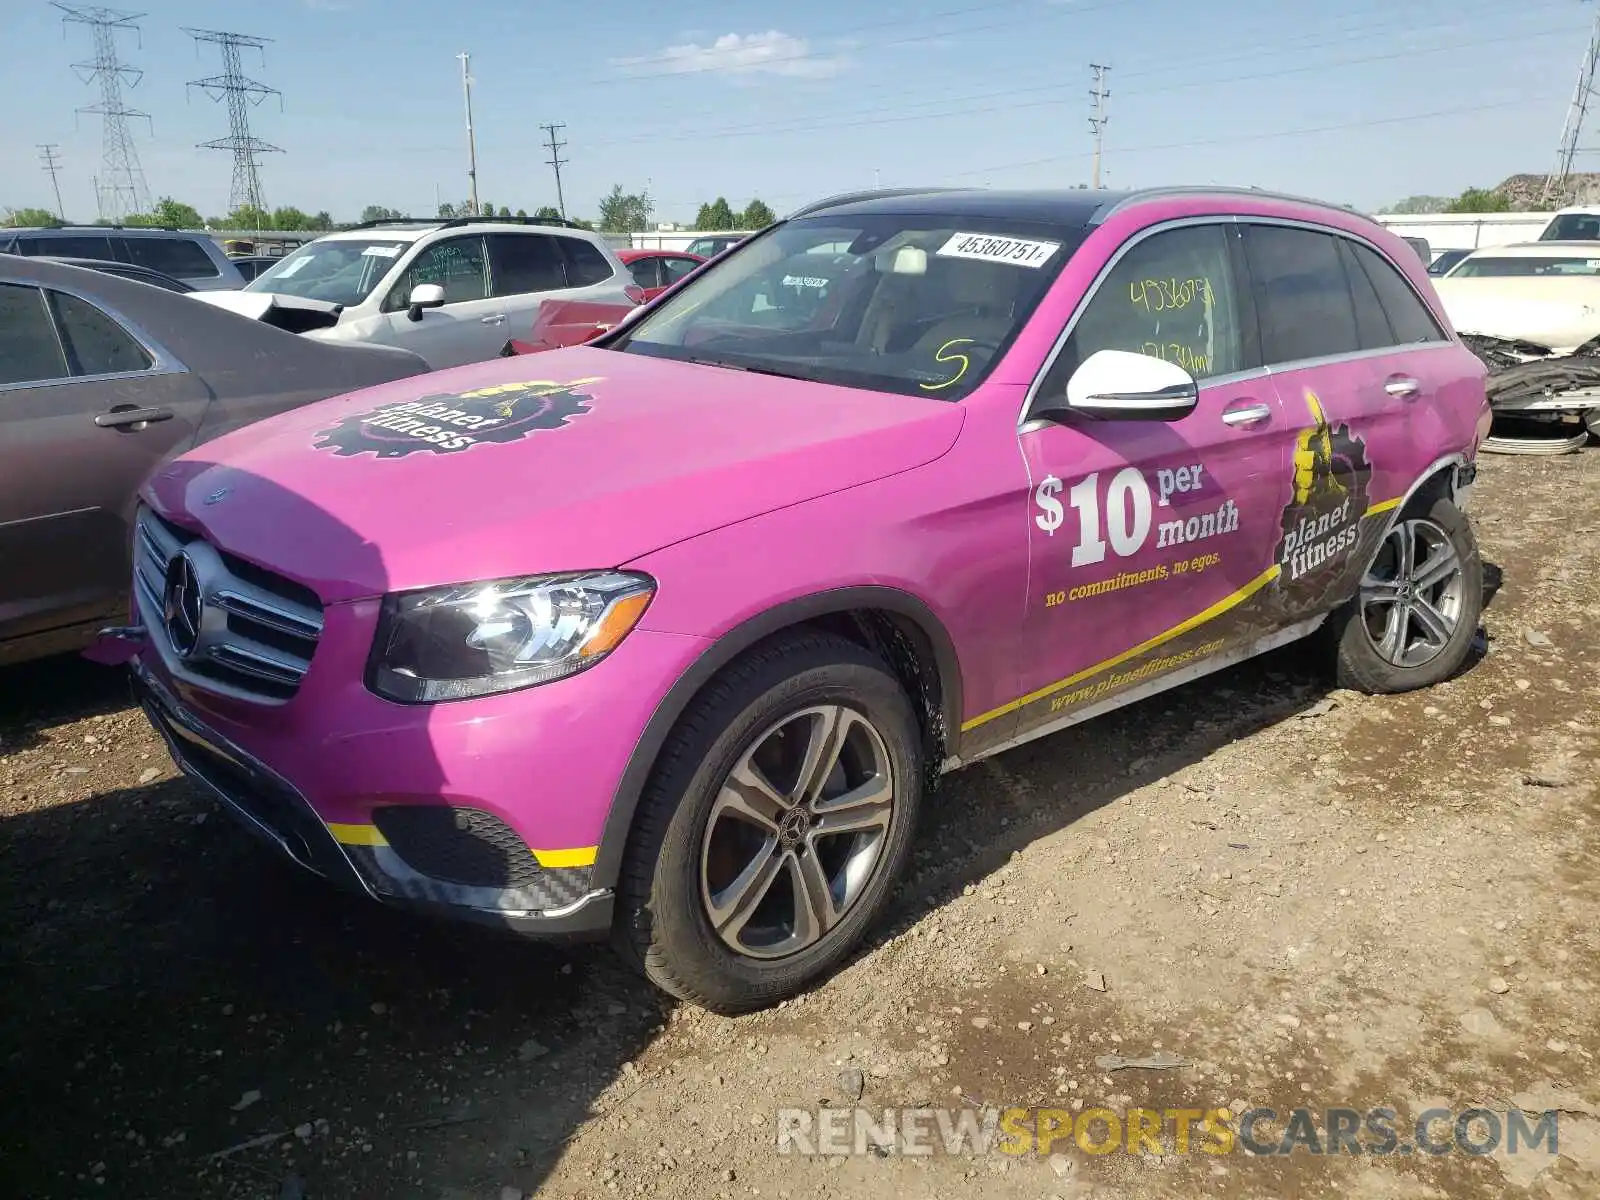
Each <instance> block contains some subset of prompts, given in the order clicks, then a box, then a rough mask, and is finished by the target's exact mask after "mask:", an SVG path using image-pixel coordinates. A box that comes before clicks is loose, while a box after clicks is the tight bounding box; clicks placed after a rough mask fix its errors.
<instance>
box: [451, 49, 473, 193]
mask: <svg viewBox="0 0 1600 1200" xmlns="http://www.w3.org/2000/svg"><path fill="white" fill-rule="evenodd" d="M456 57H457V58H459V59H460V60H461V95H462V98H463V99H464V100H465V101H466V105H467V183H468V184H469V185H470V187H469V193H470V194H469V196H468V200H467V203H468V204H469V205H471V207H472V211H471V212H470V213H468V214H467V215H468V216H469V217H475V216H477V215H478V142H477V139H476V138H475V137H474V136H473V133H472V75H471V67H472V55H470V54H468V53H467V52H466V51H462V52H461V53H460V54H458V55H456Z"/></svg>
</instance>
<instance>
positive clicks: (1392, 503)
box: [1366, 496, 1400, 517]
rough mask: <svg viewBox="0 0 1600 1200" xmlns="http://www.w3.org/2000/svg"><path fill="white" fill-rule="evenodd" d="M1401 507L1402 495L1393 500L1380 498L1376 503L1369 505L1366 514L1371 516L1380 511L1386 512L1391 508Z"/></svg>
mask: <svg viewBox="0 0 1600 1200" xmlns="http://www.w3.org/2000/svg"><path fill="white" fill-rule="evenodd" d="M1399 507H1400V497H1399V496H1396V497H1395V498H1394V499H1393V500H1379V501H1378V502H1377V503H1376V504H1371V505H1368V506H1367V513H1366V515H1367V516H1369V517H1375V516H1377V515H1378V514H1379V513H1386V512H1388V511H1389V510H1390V509H1391V508H1399Z"/></svg>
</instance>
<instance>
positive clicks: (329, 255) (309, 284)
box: [244, 238, 410, 308]
mask: <svg viewBox="0 0 1600 1200" xmlns="http://www.w3.org/2000/svg"><path fill="white" fill-rule="evenodd" d="M409 245H410V243H409V242H404V241H398V242H397V241H394V240H393V239H383V238H336V239H329V240H326V241H318V242H309V243H307V244H306V245H304V246H301V247H300V249H298V250H296V251H295V252H294V253H293V254H290V255H288V256H286V257H284V258H281V259H279V260H278V261H277V262H276V263H274V264H273V265H272V267H271V268H270V269H269V270H266V271H263V272H262V273H261V274H260V275H257V276H256V277H255V278H254V279H253V280H251V281H250V282H249V283H248V284H246V285H245V288H244V290H245V291H247V292H277V293H279V294H280V295H285V296H300V297H301V298H303V299H306V300H327V301H329V302H330V303H333V304H342V305H344V306H345V307H346V308H349V307H350V306H351V305H353V304H360V303H361V302H362V301H363V300H365V299H366V298H367V297H368V296H369V295H370V294H371V293H372V289H373V288H375V287H377V286H378V281H379V280H381V279H382V278H383V277H384V276H385V275H387V274H388V273H389V268H391V267H393V266H394V264H395V260H396V259H397V258H399V257H400V255H401V254H403V253H404V252H405V249H406V247H407V246H409Z"/></svg>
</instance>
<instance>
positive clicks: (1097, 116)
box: [1089, 63, 1111, 190]
mask: <svg viewBox="0 0 1600 1200" xmlns="http://www.w3.org/2000/svg"><path fill="white" fill-rule="evenodd" d="M1089 69H1090V70H1091V71H1093V72H1094V87H1092V88H1090V89H1089V99H1090V100H1092V101H1093V102H1094V103H1093V107H1091V108H1090V110H1089V132H1090V133H1092V134H1094V178H1093V182H1092V183H1091V184H1090V186H1091V187H1093V188H1095V189H1096V190H1099V187H1100V160H1101V157H1102V155H1103V154H1104V152H1105V146H1106V122H1107V121H1109V120H1110V119H1111V118H1110V117H1108V116H1106V100H1108V99H1109V98H1110V96H1111V92H1110V91H1109V90H1108V89H1107V88H1106V72H1107V71H1109V70H1111V68H1110V67H1105V66H1101V65H1100V64H1099V63H1090V64H1089Z"/></svg>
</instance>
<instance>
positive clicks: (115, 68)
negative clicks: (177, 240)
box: [52, 0, 154, 221]
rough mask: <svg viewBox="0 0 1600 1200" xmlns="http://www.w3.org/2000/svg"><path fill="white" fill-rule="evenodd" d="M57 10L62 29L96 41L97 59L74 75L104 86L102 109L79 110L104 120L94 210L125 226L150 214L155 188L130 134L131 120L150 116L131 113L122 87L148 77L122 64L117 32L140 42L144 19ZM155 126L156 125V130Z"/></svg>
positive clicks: (76, 67) (65, 7) (108, 11)
mask: <svg viewBox="0 0 1600 1200" xmlns="http://www.w3.org/2000/svg"><path fill="white" fill-rule="evenodd" d="M52 4H53V7H55V8H59V9H60V10H61V11H62V12H63V13H65V14H66V15H65V16H64V17H62V18H61V23H62V24H63V25H71V24H78V25H87V26H88V27H89V28H90V30H91V31H92V32H93V36H94V57H93V58H92V59H90V60H89V61H87V62H76V63H73V64H72V69H73V71H74V72H76V73H77V76H78V78H79V79H82V80H83V81H84V82H85V83H98V84H99V85H100V103H98V104H91V105H88V106H87V107H84V108H80V109H78V112H80V113H92V114H94V115H96V116H98V117H99V118H100V121H101V136H100V174H99V175H97V176H96V177H95V205H96V207H97V208H98V209H99V210H100V211H99V213H98V216H99V217H100V219H101V220H112V221H117V220H121V219H122V218H123V217H125V216H127V215H128V214H129V213H137V212H148V211H149V210H150V188H149V185H148V184H146V183H145V180H144V168H143V167H141V166H140V165H139V152H138V151H137V150H135V149H134V146H133V137H132V135H131V134H130V133H129V132H128V119H129V118H130V117H138V118H143V119H144V120H145V121H149V120H150V114H149V113H146V112H140V111H139V110H138V109H133V108H128V107H127V106H126V105H125V104H123V102H122V85H123V84H124V83H126V84H127V85H128V86H129V87H130V88H132V87H137V86H138V84H139V80H140V79H142V78H144V72H143V71H141V70H138V69H137V68H135V67H125V66H123V65H122V63H121V62H120V61H119V60H118V59H117V31H118V30H119V29H131V30H133V32H134V36H135V38H137V37H138V33H139V26H138V21H139V19H140V18H141V17H142V16H143V15H144V14H143V13H129V12H118V11H117V10H116V9H112V8H98V7H93V6H87V5H74V4H61V3H55V2H54V0H52ZM153 129H154V126H153V125H152V130H153Z"/></svg>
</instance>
